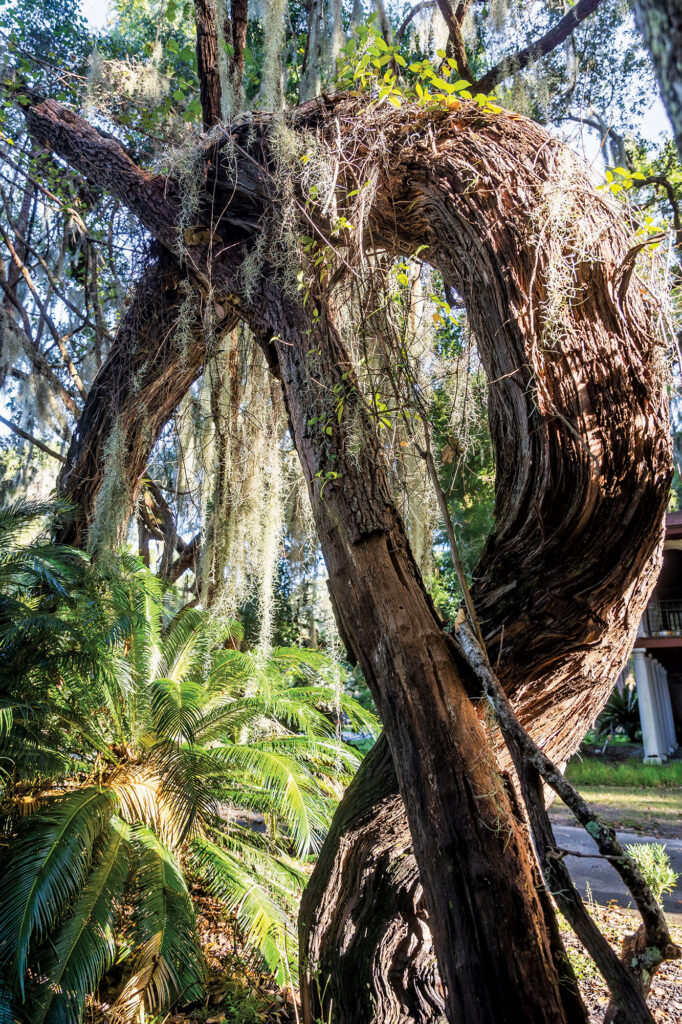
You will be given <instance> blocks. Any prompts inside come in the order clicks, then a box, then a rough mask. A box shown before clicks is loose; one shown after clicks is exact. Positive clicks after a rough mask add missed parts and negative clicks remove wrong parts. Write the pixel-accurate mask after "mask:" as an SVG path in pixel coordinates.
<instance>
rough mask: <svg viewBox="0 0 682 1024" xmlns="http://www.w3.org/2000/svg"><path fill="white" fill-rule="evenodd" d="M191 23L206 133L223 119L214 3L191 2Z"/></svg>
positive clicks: (212, 0) (206, 1) (205, 0)
mask: <svg viewBox="0 0 682 1024" xmlns="http://www.w3.org/2000/svg"><path fill="white" fill-rule="evenodd" d="M194 19H195V22H196V26H197V73H198V75H199V96H200V99H201V112H202V119H203V122H204V128H206V129H207V130H208V129H209V128H212V127H213V125H214V124H218V122H219V121H220V120H221V119H222V118H221V113H220V94H221V85H220V71H219V68H218V32H217V28H216V17H215V7H214V0H194Z"/></svg>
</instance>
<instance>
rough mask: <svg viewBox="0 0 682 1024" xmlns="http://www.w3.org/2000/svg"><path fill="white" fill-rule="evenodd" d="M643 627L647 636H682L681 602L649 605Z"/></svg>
mask: <svg viewBox="0 0 682 1024" xmlns="http://www.w3.org/2000/svg"><path fill="white" fill-rule="evenodd" d="M645 626H646V631H647V633H648V635H649V636H682V600H679V601H657V602H656V603H655V604H653V603H652V604H650V605H649V607H648V608H647V610H646V616H645Z"/></svg>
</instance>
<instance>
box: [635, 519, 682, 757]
mask: <svg viewBox="0 0 682 1024" xmlns="http://www.w3.org/2000/svg"><path fill="white" fill-rule="evenodd" d="M632 670H633V672H634V676H635V683H636V685H637V697H638V702H639V716H640V721H641V723H642V742H643V745H644V760H645V761H649V762H660V761H665V760H667V758H668V757H669V756H670V755H671V754H672V753H674V752H675V750H677V747H678V741H677V737H678V736H679V735H680V734H681V733H682V512H669V513H668V515H667V516H666V528H665V545H664V550H663V567H662V569H661V574H660V576H659V577H658V580H657V582H656V587H655V589H654V592H653V594H652V595H651V600H650V601H649V604H648V606H647V609H646V611H645V613H644V616H643V617H642V621H641V623H640V627H639V630H638V633H637V639H636V641H635V649H634V651H633V652H632Z"/></svg>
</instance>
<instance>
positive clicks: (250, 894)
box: [188, 837, 296, 984]
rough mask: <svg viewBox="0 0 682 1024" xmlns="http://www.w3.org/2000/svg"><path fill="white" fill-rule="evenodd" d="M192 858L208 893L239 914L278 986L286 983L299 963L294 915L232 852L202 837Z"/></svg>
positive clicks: (193, 846) (194, 844)
mask: <svg viewBox="0 0 682 1024" xmlns="http://www.w3.org/2000/svg"><path fill="white" fill-rule="evenodd" d="M188 856H189V860H190V863H191V865H192V868H193V870H194V871H195V872H196V873H197V875H198V876H199V877H200V878H201V879H202V881H203V882H204V884H205V885H206V888H207V889H208V891H209V892H210V893H211V894H212V895H213V896H215V897H216V898H217V899H219V900H221V901H222V902H224V903H225V906H226V908H227V910H228V911H230V912H232V913H235V914H236V917H237V921H238V922H239V926H240V928H241V930H242V932H243V933H244V935H245V936H246V938H247V940H248V941H249V942H250V944H251V945H253V946H254V947H255V948H256V949H257V950H258V951H259V952H260V954H261V956H262V957H263V960H264V961H265V963H266V965H267V967H268V969H269V970H270V971H272V973H273V974H274V975H275V977H276V979H277V981H278V983H279V984H286V982H287V981H288V973H289V971H290V970H291V971H294V972H295V961H296V952H295V936H296V928H295V924H294V921H293V919H292V916H291V915H290V914H289V913H287V911H286V910H285V909H284V908H283V907H282V906H281V904H280V903H279V902H278V901H277V900H275V899H274V898H273V896H272V895H271V893H270V892H268V889H267V887H266V886H265V885H261V884H260V883H259V881H258V879H257V877H255V876H254V874H252V873H251V871H249V870H247V869H246V868H245V866H244V864H243V863H242V861H241V859H240V858H238V857H236V856H235V855H234V854H233V853H232V852H231V851H230V850H228V849H225V848H224V847H223V846H219V845H218V844H217V843H214V842H212V841H211V840H209V839H206V838H204V837H198V838H196V839H194V840H193V841H192V843H191V844H190V847H189V851H188ZM292 980H294V982H295V980H296V979H295V974H294V978H293V979H292Z"/></svg>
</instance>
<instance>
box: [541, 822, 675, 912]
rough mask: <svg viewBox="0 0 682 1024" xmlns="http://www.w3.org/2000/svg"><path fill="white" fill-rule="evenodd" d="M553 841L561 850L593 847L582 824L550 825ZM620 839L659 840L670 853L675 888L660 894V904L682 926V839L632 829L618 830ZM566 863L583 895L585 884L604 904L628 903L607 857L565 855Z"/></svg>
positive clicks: (592, 850)
mask: <svg viewBox="0 0 682 1024" xmlns="http://www.w3.org/2000/svg"><path fill="white" fill-rule="evenodd" d="M553 828H554V835H555V836H556V840H557V844H558V845H559V846H561V847H562V848H563V849H565V850H575V851H576V852H577V853H595V852H596V850H597V847H596V845H595V843H594V841H593V840H592V839H590V837H589V836H588V834H587V832H586V831H585V830H584V829H583V828H574V827H572V826H569V825H554V826H553ZM618 838H619V840H620V841H621V843H623V844H625V843H663V844H664V845H665V849H666V853H667V854H668V856H669V857H670V863H671V864H672V866H673V869H674V870H675V871H677V873H678V875H679V876H680V877H679V878H678V879H677V888H676V889H675V890H674V891H673V892H671V893H667V894H666V895H665V896H664V897H663V906H664V909H665V912H666V915H667V917H668V920H669V921H670V924H671V925H675V926H676V927H678V928H679V927H682V839H656V838H654V837H653V836H641V835H638V834H636V833H634V832H618ZM566 866H567V867H568V869H569V871H570V872H571V876H572V877H573V881H574V882H575V884H576V885H577V887H578V889H579V890H580V892H581V893H582V895H583V896H585V895H586V893H587V885H588V883H589V887H590V889H591V891H592V898H593V899H594V900H595V901H596V902H597V903H601V904H602V905H605V904H607V903H609V902H610V901H611V900H615V901H616V903H618V904H619V905H620V906H621V907H627V906H631V905H632V897H631V896H630V893H629V892H628V890H627V889H626V888H625V885H624V884H623V882H622V881H621V880H620V876H619V875H617V874H616V872H615V870H614V868H612V867H611V865H610V864H609V862H608V861H606V860H600V859H597V858H595V859H594V860H593V859H592V858H591V857H590V858H587V857H570V856H569V857H566Z"/></svg>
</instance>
